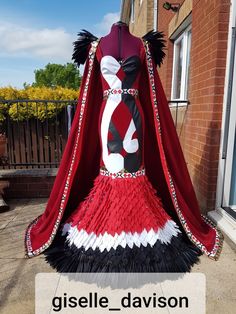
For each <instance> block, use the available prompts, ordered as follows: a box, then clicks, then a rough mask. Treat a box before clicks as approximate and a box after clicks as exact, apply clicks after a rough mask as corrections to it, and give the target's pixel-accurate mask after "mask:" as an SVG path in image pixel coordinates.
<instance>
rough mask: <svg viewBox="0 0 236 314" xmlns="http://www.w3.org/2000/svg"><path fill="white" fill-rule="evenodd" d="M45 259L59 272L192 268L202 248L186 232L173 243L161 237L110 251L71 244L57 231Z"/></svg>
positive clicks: (179, 269)
mask: <svg viewBox="0 0 236 314" xmlns="http://www.w3.org/2000/svg"><path fill="white" fill-rule="evenodd" d="M44 255H45V260H46V262H47V263H48V264H50V266H51V267H52V268H54V269H56V270H57V272H64V273H67V272H71V273H76V272H88V273H90V272H108V273H109V272H131V273H134V272H168V273H169V272H181V273H185V272H190V270H191V267H192V266H193V265H194V264H198V263H199V262H200V259H199V256H200V255H202V252H201V251H200V249H198V248H197V247H196V246H195V245H193V244H192V243H190V241H189V240H188V239H187V237H186V236H185V235H184V234H179V235H178V237H175V236H173V237H172V240H171V243H169V244H163V243H161V242H160V241H159V240H158V241H157V242H156V243H155V244H154V246H153V247H151V246H150V244H148V245H147V247H144V246H140V248H139V247H137V246H134V247H133V248H132V249H131V248H129V247H128V246H127V247H125V248H123V247H121V246H120V245H119V246H118V247H117V249H116V250H115V249H111V250H110V251H109V252H108V251H107V250H104V251H103V252H100V251H99V249H98V248H96V249H95V250H92V249H91V248H90V249H88V250H87V251H85V249H84V248H80V249H79V248H77V247H76V246H75V245H74V244H72V245H71V246H69V244H68V242H67V241H66V235H64V236H62V235H61V234H57V235H56V237H55V239H54V241H53V243H52V244H51V246H50V247H49V248H48V249H47V250H45V251H44Z"/></svg>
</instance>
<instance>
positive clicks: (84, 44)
mask: <svg viewBox="0 0 236 314" xmlns="http://www.w3.org/2000/svg"><path fill="white" fill-rule="evenodd" d="M77 35H78V39H77V40H76V41H75V42H73V45H74V51H73V54H72V60H74V62H76V63H77V65H78V66H79V65H80V64H84V63H85V61H86V59H87V56H88V48H89V45H90V44H91V42H92V41H95V40H97V39H98V37H96V36H94V35H93V34H92V33H90V32H89V31H87V30H85V29H82V31H81V32H79V33H78V34H77Z"/></svg>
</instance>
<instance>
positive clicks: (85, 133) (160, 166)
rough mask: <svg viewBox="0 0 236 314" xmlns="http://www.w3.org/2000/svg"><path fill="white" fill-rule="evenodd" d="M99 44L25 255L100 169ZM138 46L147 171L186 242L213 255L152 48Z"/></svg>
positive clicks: (209, 227) (216, 245)
mask: <svg viewBox="0 0 236 314" xmlns="http://www.w3.org/2000/svg"><path fill="white" fill-rule="evenodd" d="M98 44H99V39H98V40H96V41H93V42H92V44H91V45H90V50H89V55H88V58H87V61H86V64H85V69H84V74H83V79H82V84H81V88H80V95H79V99H78V104H77V108H76V113H75V116H74V120H73V123H72V127H71V130H70V134H69V137H68V141H67V144H66V147H65V149H64V153H63V156H62V160H61V163H60V167H59V169H58V173H57V176H56V179H55V182H54V185H53V188H52V191H51V194H50V197H49V200H48V203H47V206H46V209H45V211H44V213H43V214H42V215H40V216H39V217H37V218H36V219H34V220H33V221H32V222H31V223H30V225H29V226H28V227H27V230H26V234H25V247H26V256H27V257H32V256H35V255H38V254H40V253H41V252H43V251H44V250H45V249H46V248H47V247H49V246H50V244H51V243H52V241H53V238H54V236H55V234H56V233H57V232H58V231H59V226H60V224H61V223H62V222H63V221H64V220H65V219H66V218H67V217H68V216H69V215H70V214H71V213H72V212H73V210H75V208H76V207H77V206H78V205H79V203H80V202H81V201H82V200H83V199H84V198H85V197H86V196H87V195H88V193H89V191H90V189H91V187H92V186H93V181H94V179H95V177H96V176H97V175H98V174H99V161H100V154H101V151H100V145H99V136H98V132H96V130H97V125H98V116H99V109H100V108H99V104H101V103H102V97H103V95H102V85H101V75H100V68H99V63H98V61H97V59H96V53H97V45H98ZM142 48H143V53H144V55H145V62H144V64H143V66H142V70H141V71H142V75H141V82H140V86H141V88H140V90H139V97H140V101H141V104H142V106H143V111H144V115H145V121H146V123H145V124H146V129H145V139H144V143H145V144H144V145H145V147H144V154H145V155H144V161H145V169H146V174H147V176H148V178H149V180H150V181H151V183H152V185H153V187H154V188H156V190H157V192H158V194H159V196H160V197H161V198H162V201H163V204H164V207H165V209H166V211H167V212H168V214H169V215H171V216H172V218H173V219H175V221H176V222H177V223H178V224H179V226H180V227H181V229H182V230H183V231H184V232H186V234H187V236H188V238H189V239H190V241H192V242H193V243H194V244H195V245H196V246H198V247H199V248H200V249H201V251H202V252H204V253H205V254H206V255H207V256H208V257H210V258H212V259H215V260H217V259H218V257H219V255H220V252H221V249H222V243H223V235H222V234H221V232H220V231H219V230H218V228H217V227H216V226H215V225H214V223H213V222H212V221H211V220H210V219H208V218H207V217H206V216H204V215H202V214H201V213H200V208H199V205H198V201H197V198H196V195H195V192H194V188H193V185H192V182H191V178H190V175H189V172H188V169H187V165H186V162H185V159H184V155H183V152H182V149H181V146H180V142H179V138H178V135H177V132H176V129H175V125H174V122H173V118H172V115H171V112H170V109H169V106H168V102H167V98H166V95H165V92H164V90H163V86H162V83H161V81H160V77H159V74H158V72H157V69H156V67H155V62H154V59H153V57H152V52H151V50H150V49H151V47H150V45H149V43H148V42H147V41H145V40H144V41H143V47H142ZM137 214H138V213H137Z"/></svg>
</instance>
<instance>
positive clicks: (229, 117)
mask: <svg viewBox="0 0 236 314" xmlns="http://www.w3.org/2000/svg"><path fill="white" fill-rule="evenodd" d="M235 26H236V1H234V0H231V2H230V18H229V31H228V43H227V59H226V72H225V84H224V98H223V115H222V124H221V139H220V150H219V167H218V177H217V188H216V203H215V210H212V211H210V212H208V213H207V215H208V216H209V217H210V218H211V219H212V220H213V221H214V222H215V223H216V224H217V225H218V227H219V228H221V230H222V231H223V232H224V233H225V234H226V235H227V236H228V237H229V238H230V239H231V240H232V241H233V242H234V243H235V244H236V220H235V219H233V218H232V216H231V215H230V214H229V213H228V212H227V211H226V210H225V209H223V208H222V206H224V205H226V204H227V205H228V203H227V202H228V201H229V191H230V186H229V183H230V179H231V169H232V158H233V156H232V155H233V152H232V146H233V145H232V143H233V142H231V141H232V140H234V136H235V129H234V130H233V127H235V123H236V121H235V116H236V112H235V109H236V108H234V107H236V106H235V104H234V103H235V100H234V99H235V97H236V87H235V86H236V59H235V60H234V68H233V67H232V50H233V46H232V44H233V41H234V38H233V36H232V35H233V32H234V30H235ZM231 77H232V78H234V81H232V82H231V81H230V78H231ZM230 84H232V85H230ZM233 85H234V87H233ZM231 87H233V88H231ZM230 90H232V96H231V94H230ZM231 100H232V101H231ZM229 107H230V110H229ZM230 111H231V112H230ZM228 126H229V128H227V127H228ZM232 131H233V132H232ZM230 144H231V145H230ZM230 146H231V147H230ZM226 148H228V151H227V154H226V155H225V153H226ZM225 175H228V176H229V178H228V179H226V180H225Z"/></svg>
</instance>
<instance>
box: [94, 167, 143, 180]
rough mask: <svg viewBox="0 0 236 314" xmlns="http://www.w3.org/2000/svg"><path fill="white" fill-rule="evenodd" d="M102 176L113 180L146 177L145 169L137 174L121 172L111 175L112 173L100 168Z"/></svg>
mask: <svg viewBox="0 0 236 314" xmlns="http://www.w3.org/2000/svg"><path fill="white" fill-rule="evenodd" d="M100 174H101V175H102V176H107V177H111V178H112V179H117V178H124V179H128V178H137V177H140V176H144V175H145V169H141V170H138V171H136V172H125V171H119V172H117V173H111V172H110V171H108V170H106V169H103V168H100Z"/></svg>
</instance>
